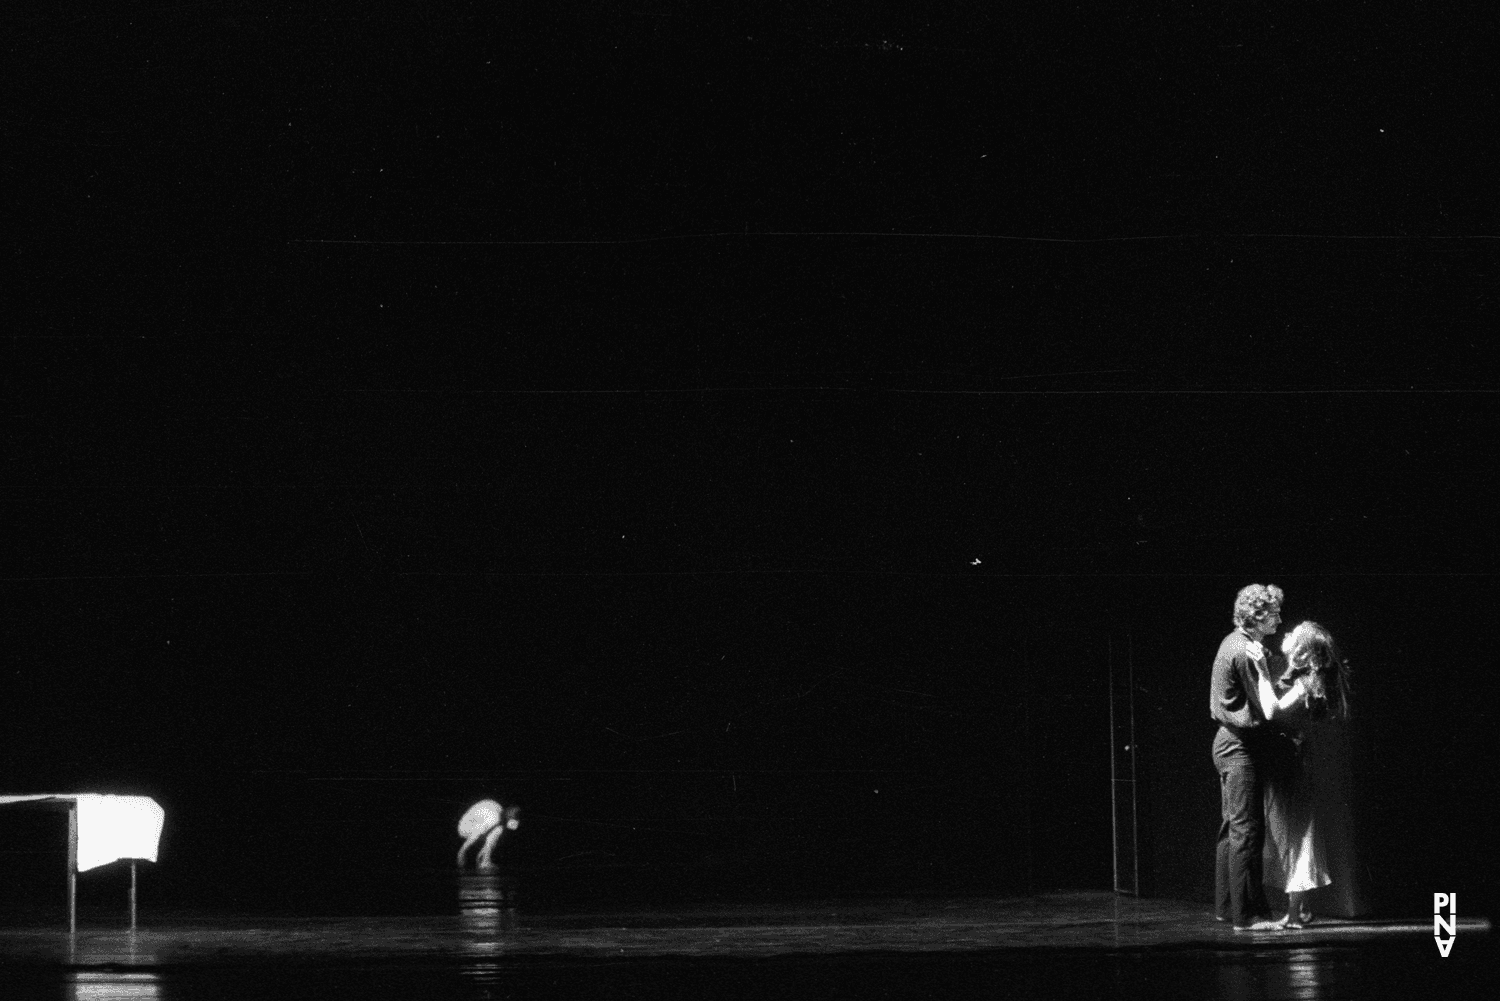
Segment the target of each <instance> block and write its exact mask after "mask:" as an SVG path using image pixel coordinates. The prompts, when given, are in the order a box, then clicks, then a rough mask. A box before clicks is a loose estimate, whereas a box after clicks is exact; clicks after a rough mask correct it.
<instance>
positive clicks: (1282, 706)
mask: <svg viewBox="0 0 1500 1001" xmlns="http://www.w3.org/2000/svg"><path fill="white" fill-rule="evenodd" d="M1255 676H1256V679H1257V687H1259V689H1260V710H1261V712H1263V713H1265V714H1266V719H1268V720H1274V719H1278V718H1285V717H1286V716H1289V715H1291V714H1292V712H1293V711H1294V710H1295V709H1296V708H1297V707H1298V706H1300V705H1301V704H1302V693H1303V691H1304V689H1303V688H1302V679H1301V678H1298V679H1297V680H1296V681H1294V682H1293V683H1292V687H1291V688H1288V689H1287V690H1286V693H1285V694H1284V695H1282V696H1281V698H1279V699H1278V698H1277V697H1276V689H1274V688H1272V687H1271V679H1270V678H1269V677H1267V676H1266V672H1265V671H1257V672H1255Z"/></svg>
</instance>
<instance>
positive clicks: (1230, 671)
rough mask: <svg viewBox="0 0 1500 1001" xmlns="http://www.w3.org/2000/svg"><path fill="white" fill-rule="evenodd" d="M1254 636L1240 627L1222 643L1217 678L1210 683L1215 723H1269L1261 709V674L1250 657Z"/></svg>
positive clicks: (1252, 726) (1237, 726) (1238, 727)
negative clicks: (1259, 682) (1258, 680)
mask: <svg viewBox="0 0 1500 1001" xmlns="http://www.w3.org/2000/svg"><path fill="white" fill-rule="evenodd" d="M1251 642H1252V641H1251V639H1250V637H1249V636H1246V635H1245V634H1244V633H1242V632H1240V631H1239V630H1238V629H1236V630H1235V631H1234V632H1232V633H1230V634H1229V635H1228V636H1226V637H1224V642H1222V643H1220V644H1219V653H1218V656H1216V657H1214V674H1213V681H1212V683H1211V684H1210V686H1209V693H1208V714H1209V715H1210V716H1212V717H1213V718H1214V722H1216V723H1219V724H1221V725H1223V726H1227V727H1229V728H1230V729H1232V730H1236V731H1242V730H1253V729H1255V728H1256V727H1263V726H1266V725H1267V724H1266V717H1265V714H1264V713H1262V712H1261V711H1260V695H1259V693H1258V689H1257V681H1256V679H1257V677H1258V673H1257V671H1256V670H1255V662H1254V661H1253V660H1252V659H1251V657H1250V645H1251Z"/></svg>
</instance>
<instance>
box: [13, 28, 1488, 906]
mask: <svg viewBox="0 0 1500 1001" xmlns="http://www.w3.org/2000/svg"><path fill="white" fill-rule="evenodd" d="M1273 15H1274V16H1267V17H1262V16H1261V15H1260V14H1259V13H1257V15H1256V16H1255V18H1254V19H1247V18H1244V17H1242V16H1241V15H1239V14H1237V13H1235V12H1234V11H1231V10H1224V11H1218V12H1214V13H1213V14H1211V15H1205V14H1199V13H1193V12H1181V11H1172V10H1168V9H1167V8H1166V7H1164V8H1163V9H1162V11H1159V12H1153V13H1142V14H1140V15H1139V16H1136V15H1131V16H1130V17H1125V16H1113V17H1111V18H1107V19H1102V20H1090V19H1088V18H1087V17H1086V16H1085V15H1084V14H1081V13H1078V14H1075V13H1059V12H1056V11H1054V10H1052V6H1051V5H1047V9H1046V11H1045V12H1044V13H1035V14H1022V13H1019V12H1016V11H1010V12H1007V13H1006V14H1004V15H1003V16H1001V15H998V14H997V15H993V16H991V15H987V14H982V13H979V12H970V13H966V14H953V13H949V14H944V15H942V16H937V15H933V16H930V17H928V16H924V17H923V18H920V19H917V18H906V19H902V18H889V17H885V16H883V15H878V14H872V13H870V12H869V11H868V10H865V9H861V10H860V11H858V12H855V11H852V10H851V11H848V12H844V13H840V12H838V11H837V10H836V9H835V8H826V9H824V10H823V12H822V13H821V14H819V15H817V16H813V15H811V14H807V13H804V12H800V11H783V12H780V13H774V12H772V13H763V14H757V15H755V16H753V17H750V16H744V17H739V18H737V19H723V18H708V17H706V16H697V15H693V14H692V13H691V12H689V11H687V10H685V9H679V8H676V7H672V6H670V5H662V6H661V8H660V9H655V8H652V9H643V10H640V11H632V12H629V13H625V12H619V11H614V12H608V13H600V12H594V13H591V14H588V15H584V14H582V13H578V12H575V11H570V12H569V13H567V14H560V13H556V12H554V13H550V14H547V15H542V16H533V15H524V16H523V15H515V14H513V13H509V12H508V13H506V14H505V15H504V16H503V17H502V16H500V15H498V14H497V15H493V16H492V15H489V14H480V13H475V12H470V13H464V14H462V15H454V16H446V17H437V16H431V17H423V16H419V15H402V16H399V17H385V16H382V17H376V16H374V15H373V14H370V13H368V12H364V11H345V10H335V9H333V8H328V9H317V10H311V9H309V10H307V11H299V12H298V13H295V14H288V13H287V12H283V11H277V10H274V9H272V8H271V7H270V6H269V5H258V4H254V3H248V4H226V5H223V6H222V7H215V6H213V5H208V6H200V7H195V8H191V9H178V8H172V9H161V10H159V9H155V8H153V9H145V8H139V9H138V8H135V7H131V6H130V5H119V6H117V7H115V8H113V9H112V10H111V11H109V12H107V13H103V14H95V13H83V12H81V11H70V12H61V13H59V12H55V11H53V12H48V13H44V14H41V15H38V16H36V17H21V18H19V20H17V21H16V22H15V25H14V26H15V27H16V28H17V29H18V32H17V33H18V35H19V37H20V38H21V43H20V45H19V48H18V51H17V55H16V59H15V60H14V65H13V68H12V69H11V70H10V72H11V73H12V75H13V77H14V78H15V80H16V82H17V84H18V88H19V90H18V93H19V94H20V98H19V100H18V102H17V103H16V107H18V108H20V109H22V110H20V111H17V112H15V113H12V114H9V116H8V117H7V119H6V121H5V126H6V129H7V132H8V137H9V139H8V141H9V143H10V145H11V147H12V148H13V149H15V150H19V151H20V153H19V155H17V156H14V157H12V159H11V160H10V161H9V165H8V168H7V169H8V170H10V172H11V176H12V178H13V180H14V182H15V186H16V190H18V191H19V192H21V197H20V198H19V199H18V200H17V203H16V205H15V208H16V209H17V227H16V229H15V231H16V232H17V233H18V234H19V239H18V240H17V241H16V251H15V255H14V258H15V262H16V264H17V267H18V270H19V272H20V275H21V280H20V281H19V283H18V284H17V285H16V288H17V289H18V290H19V292H20V295H19V297H18V298H19V299H20V305H21V307H22V309H21V314H22V319H21V321H20V322H19V324H18V325H17V326H16V328H15V332H14V333H13V334H12V335H11V336H10V337H8V338H7V339H6V340H5V341H4V343H3V347H0V351H3V352H4V359H5V361H4V367H3V379H4V380H5V382H4V385H5V392H6V399H7V401H8V403H7V410H6V418H5V425H4V428H5V430H4V435H5V450H4V454H5V460H4V461H5V463H6V466H5V476H4V483H5V488H6V489H5V493H4V499H3V503H4V505H5V510H4V523H5V525H6V526H7V530H8V532H7V534H8V535H9V536H10V544H9V546H8V550H9V552H10V554H11V555H10V556H9V557H8V558H7V560H6V570H5V573H4V580H3V582H0V584H3V589H4V598H3V606H0V607H3V615H4V635H5V637H6V647H7V651H8V652H7V669H6V683H5V689H4V691H5V700H6V705H7V707H8V710H9V711H8V713H7V715H8V717H9V720H10V722H9V723H8V725H7V726H6V728H5V731H4V734H3V738H0V754H3V755H4V757H3V759H0V761H3V771H0V774H3V775H4V776H5V777H6V784H7V785H8V786H9V787H10V788H9V789H8V790H7V791H17V792H23V791H30V790H46V789H55V788H101V789H103V788H109V789H113V790H116V791H141V792H147V793H150V794H151V795H155V796H157V797H158V798H159V799H160V800H162V802H163V803H164V804H165V805H166V806H167V808H168V812H169V827H168V833H167V842H166V849H165V850H166V851H167V855H166V856H165V858H167V859H170V860H171V865H170V866H169V865H166V864H165V863H164V865H163V867H162V868H161V870H160V878H162V879H164V880H166V879H171V878H173V877H172V876H171V875H170V873H172V872H173V871H176V872H179V873H204V872H214V871H222V870H224V869H226V868H234V869H236V870H238V871H240V872H242V873H248V874H249V875H250V877H252V878H270V876H269V875H268V874H272V873H276V872H295V871H296V870H297V869H298V866H297V865H296V864H295V863H296V862H297V861H298V860H299V859H303V860H311V861H313V862H316V863H317V865H319V866H324V867H326V866H337V865H350V866H361V865H372V864H386V863H389V864H390V865H395V866H406V867H408V868H421V867H427V866H438V865H446V864H447V862H448V858H449V854H450V853H451V851H452V849H453V848H454V847H455V846H456V844H455V842H456V839H454V838H453V837H452V836H451V833H450V829H451V825H452V823H453V821H454V819H455V817H456V815H457V813H458V812H460V811H461V810H462V808H463V807H464V805H466V803H467V802H468V801H470V800H471V799H472V798H475V797H477V796H478V795H480V794H482V793H486V792H497V793H499V794H501V795H502V796H505V797H514V798H515V799H517V800H519V801H522V802H524V803H525V805H526V808H527V810H528V814H529V817H530V818H531V819H530V820H529V821H528V823H527V827H526V835H525V836H524V837H521V838H517V839H516V841H515V843H514V847H513V854H514V857H515V858H516V859H517V860H524V861H526V862H527V863H528V864H533V865H536V866H564V865H566V866H572V867H582V868H583V869H584V870H586V871H594V870H591V869H589V868H588V867H590V866H592V867H595V868H596V869H597V871H599V872H601V873H611V872H612V873H616V875H618V873H619V872H622V871H625V870H627V869H630V867H635V868H636V869H638V870H641V871H645V872H649V873H651V874H653V875H651V876H650V877H649V878H650V879H654V880H656V881H657V882H658V883H660V884H663V885H665V884H675V885H677V886H678V887H679V888H681V889H683V890H684V891H685V892H695V888H701V887H707V886H710V885H712V886H715V887H719V888H721V890H722V892H725V893H749V892H752V891H757V890H759V889H765V888H774V887H780V888H781V889H798V888H822V889H831V890H835V891H838V892H855V891H859V892H882V891H892V892H894V891H898V890H899V891H903V892H905V891H910V890H920V889H933V890H943V891H952V890H974V891H983V892H1020V891H1026V890H1035V889H1047V888H1053V887H1099V888H1103V887H1107V886H1108V885H1109V879H1110V861H1109V807H1108V803H1109V789H1108V782H1107V779H1108V762H1109V756H1108V754H1109V752H1108V744H1107V741H1108V735H1107V712H1108V702H1107V693H1108V674H1107V670H1108V664H1107V657H1106V655H1105V651H1106V650H1108V649H1110V645H1111V644H1114V648H1115V649H1116V650H1118V649H1119V644H1120V643H1121V642H1127V643H1128V644H1129V649H1130V650H1131V651H1132V652H1133V657H1134V660H1135V668H1136V677H1137V682H1138V685H1139V691H1138V699H1139V701H1138V710H1139V719H1138V725H1139V726H1140V728H1141V748H1142V751H1141V753H1142V762H1143V768H1144V775H1143V777H1144V780H1145V789H1146V790H1147V792H1148V802H1147V803H1146V806H1147V807H1148V810H1147V816H1148V817H1149V821H1150V826H1149V830H1148V831H1147V835H1148V836H1147V837H1146V839H1145V848H1146V849H1147V858H1146V861H1147V865H1146V870H1147V875H1148V877H1149V881H1150V883H1151V885H1152V886H1153V887H1154V889H1155V892H1159V893H1164V894H1170V895H1176V896H1184V897H1193V898H1196V899H1206V898H1207V882H1208V878H1209V876H1210V868H1209V862H1210V858H1211V847H1212V845H1211V842H1212V836H1213V830H1214V827H1215V822H1216V814H1217V803H1216V797H1215V789H1216V786H1215V779H1214V776H1213V773H1212V770H1211V768H1210V766H1209V762H1208V752H1207V747H1208V742H1209V739H1210V736H1211V727H1210V726H1209V725H1208V723H1207V721H1206V719H1205V718H1204V712H1203V709H1204V706H1203V703H1204V697H1205V694H1206V693H1205V691H1204V688H1205V685H1206V676H1207V668H1208V663H1209V658H1210V657H1211V655H1212V652H1213V650H1214V648H1215V645H1216V643H1217V641H1218V639H1219V638H1220V637H1221V635H1222V633H1223V632H1224V631H1226V630H1227V628H1228V626H1229V622H1228V612H1229V608H1230V604H1231V602H1232V599H1233V595H1234V592H1235V590H1236V589H1237V588H1238V587H1240V586H1242V585H1243V584H1245V583H1249V582H1251V581H1262V582H1266V581H1271V582H1275V583H1278V584H1280V585H1282V586H1283V587H1285V588H1286V589H1287V592H1288V606H1287V610H1286V612H1287V618H1288V620H1289V621H1296V620H1298V619H1300V618H1304V617H1313V618H1317V619H1319V620H1321V621H1324V622H1325V623H1326V624H1327V625H1329V626H1330V628H1332V629H1333V630H1334V632H1335V633H1336V634H1337V635H1338V636H1339V637H1340V638H1341V639H1342V640H1343V641H1344V642H1345V643H1346V645H1347V647H1348V651H1349V653H1350V655H1351V658H1352V660H1353V661H1354V663H1355V666H1356V670H1357V671H1358V672H1359V673H1358V675H1357V677H1358V685H1359V687H1358V698H1359V700H1360V701H1359V706H1360V718H1359V721H1358V723H1357V724H1356V725H1357V727H1358V734H1359V740H1358V741H1357V746H1358V747H1359V753H1360V755H1361V757H1360V759H1359V761H1357V762H1356V765H1357V770H1358V774H1359V775H1360V782H1361V790H1360V791H1361V801H1360V802H1361V807H1360V809H1361V811H1362V813H1361V816H1362V819H1363V820H1364V822H1365V824H1364V829H1365V832H1366V836H1367V839H1368V846H1369V849H1368V860H1369V862H1370V874H1371V877H1372V883H1373V884H1374V887H1375V893H1376V899H1377V901H1378V902H1379V903H1380V905H1381V906H1382V907H1383V908H1384V909H1386V910H1388V911H1394V912H1401V913H1422V912H1423V910H1424V908H1425V904H1423V903H1422V901H1423V900H1424V899H1427V898H1425V894H1427V893H1430V892H1432V891H1434V890H1452V891H1459V890H1462V891H1463V892H1465V893H1468V894H1470V896H1469V897H1468V898H1466V899H1470V900H1476V902H1477V900H1480V899H1483V900H1488V899H1490V896H1491V895H1492V893H1493V885H1494V884H1493V881H1492V875H1491V873H1492V869H1491V867H1490V864H1489V863H1488V862H1486V861H1484V859H1485V857H1486V853H1485V852H1484V851H1483V848H1482V844H1483V836H1484V831H1483V827H1482V813H1481V811H1480V810H1479V809H1478V808H1477V807H1476V804H1478V803H1482V802H1483V800H1484V798H1485V797H1486V796H1487V795H1488V790H1489V789H1490V788H1491V787H1492V785H1493V777H1494V771H1493V758H1492V755H1491V754H1490V752H1489V750H1488V748H1487V746H1486V744H1485V741H1484V737H1485V735H1486V734H1487V732H1488V721H1489V717H1490V715H1491V712H1492V710H1491V708H1490V707H1491V706H1492V704H1493V701H1494V695H1495V687H1494V682H1493V681H1492V673H1491V672H1490V670H1489V669H1488V664H1489V655H1488V638H1487V636H1486V635H1485V625H1486V622H1487V616H1486V613H1487V612H1488V610H1489V609H1490V608H1491V607H1493V605H1494V598H1495V582H1494V559H1493V557H1494V551H1495V529H1494V520H1493V516H1492V512H1493V510H1494V509H1495V500H1496V497H1495V489H1494V486H1493V482H1492V480H1493V477H1492V476H1491V474H1490V468H1491V466H1492V465H1493V460H1494V447H1493V442H1494V440H1495V430H1496V429H1495V427H1494V424H1495V421H1494V416H1493V407H1492V405H1491V404H1492V400H1493V392H1494V389H1495V386H1496V383H1495V379H1494V368H1493V364H1492V355H1491V353H1490V352H1489V350H1488V349H1487V347H1486V344H1487V338H1488V336H1489V331H1490V329H1491V328H1492V327H1493V325H1494V254H1493V242H1492V241H1491V240H1489V239H1487V235H1489V234H1492V233H1493V232H1494V226H1493V214H1494V203H1493V189H1492V185H1490V184H1489V183H1488V175H1487V173H1486V172H1484V171H1482V170H1479V169H1478V168H1477V167H1475V166H1474V162H1473V161H1474V156H1475V154H1474V152H1473V149H1475V148H1477V147H1475V145H1474V144H1473V143H1472V138H1473V136H1475V135H1476V134H1478V131H1479V130H1478V129H1477V122H1478V118H1479V116H1478V114H1477V112H1476V111H1475V105H1474V104H1473V99H1472V97H1471V96H1470V95H1472V94H1474V93H1478V92H1480V91H1481V89H1482V88H1477V87H1476V84H1477V82H1478V81H1477V80H1476V79H1475V78H1474V77H1475V74H1476V73H1477V72H1478V71H1477V70H1476V69H1475V68H1474V67H1477V66H1479V65H1482V64H1483V61H1482V60H1480V59H1478V58H1477V55H1476V53H1475V51H1474V49H1475V45H1476V42H1475V41H1474V39H1475V37H1476V36H1475V34H1474V33H1473V32H1471V31H1468V30H1466V26H1465V25H1463V24H1461V23H1459V22H1458V21H1456V20H1451V21H1448V22H1442V23H1439V22H1438V21H1431V20H1429V21H1424V22H1423V23H1422V24H1420V25H1416V24H1407V23H1401V22H1398V21H1392V20H1385V21H1378V22H1377V21H1370V20H1359V19H1355V18H1349V19H1345V18H1343V16H1342V15H1337V14H1328V13H1322V12H1307V11H1303V10H1300V9H1298V10H1289V11H1285V12H1273ZM20 837H21V836H20V835H17V838H16V839H13V843H14V844H18V843H19V840H18V839H20ZM18 851H19V849H18ZM9 858H10V859H11V863H12V865H13V866H22V865H27V864H30V861H29V860H31V859H32V856H24V857H23V856H22V855H18V854H17V855H11V856H9ZM611 866H613V867H615V868H613V869H611V868H610V867H611ZM174 867H175V870H174ZM632 871H634V870H632ZM180 878H181V879H182V885H183V889H182V893H183V895H184V897H186V898H191V896H192V892H193V887H194V886H195V883H194V881H193V879H192V878H189V877H188V876H182V877H180ZM601 878H606V877H601ZM607 878H616V877H614V876H611V877H607ZM715 892H720V890H716V891H715Z"/></svg>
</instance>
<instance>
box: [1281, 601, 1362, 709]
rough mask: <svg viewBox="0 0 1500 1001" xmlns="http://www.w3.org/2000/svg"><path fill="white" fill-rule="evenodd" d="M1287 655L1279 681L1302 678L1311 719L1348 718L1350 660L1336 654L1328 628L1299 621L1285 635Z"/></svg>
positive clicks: (1286, 683) (1335, 646)
mask: <svg viewBox="0 0 1500 1001" xmlns="http://www.w3.org/2000/svg"><path fill="white" fill-rule="evenodd" d="M1286 654H1287V668H1286V671H1285V672H1284V673H1283V674H1282V675H1281V682H1282V684H1283V685H1290V684H1292V683H1293V682H1294V681H1297V680H1299V679H1300V680H1301V682H1302V687H1303V689H1304V690H1306V692H1307V704H1308V708H1309V709H1311V710H1312V714H1313V718H1314V719H1319V718H1324V719H1348V718H1349V693H1350V686H1349V674H1350V671H1349V662H1348V661H1346V660H1344V658H1343V657H1342V656H1340V655H1339V648H1338V644H1336V643H1334V641H1333V636H1332V635H1331V634H1329V632H1328V630H1327V629H1324V628H1323V627H1322V626H1320V625H1318V624H1317V623H1316V622H1303V623H1299V624H1298V625H1297V627H1296V628H1295V629H1293V630H1292V631H1291V632H1290V633H1289V634H1287V644H1286Z"/></svg>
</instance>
